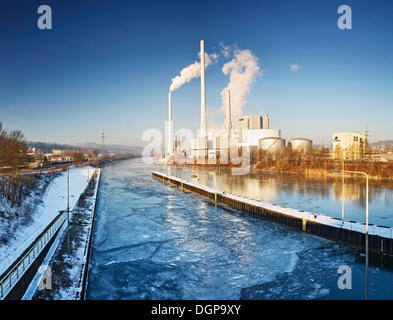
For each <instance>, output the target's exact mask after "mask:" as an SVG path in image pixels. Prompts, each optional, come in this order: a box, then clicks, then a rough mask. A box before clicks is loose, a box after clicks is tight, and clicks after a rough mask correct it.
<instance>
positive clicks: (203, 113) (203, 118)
mask: <svg viewBox="0 0 393 320" xmlns="http://www.w3.org/2000/svg"><path fill="white" fill-rule="evenodd" d="M200 134H201V138H204V137H206V89H205V41H204V40H201V132H200Z"/></svg>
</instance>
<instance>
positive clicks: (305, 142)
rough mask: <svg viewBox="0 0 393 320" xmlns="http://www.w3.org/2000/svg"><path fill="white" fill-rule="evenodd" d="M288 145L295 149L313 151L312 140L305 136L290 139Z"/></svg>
mask: <svg viewBox="0 0 393 320" xmlns="http://www.w3.org/2000/svg"><path fill="white" fill-rule="evenodd" d="M288 146H289V147H290V148H291V149H292V150H293V151H298V152H302V153H306V154H307V153H310V152H311V151H312V141H311V140H309V139H304V138H296V139H291V140H289V141H288Z"/></svg>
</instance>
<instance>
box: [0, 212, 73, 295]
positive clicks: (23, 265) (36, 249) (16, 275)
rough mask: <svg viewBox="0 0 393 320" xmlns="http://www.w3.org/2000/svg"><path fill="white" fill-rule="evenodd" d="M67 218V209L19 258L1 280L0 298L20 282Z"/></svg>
mask: <svg viewBox="0 0 393 320" xmlns="http://www.w3.org/2000/svg"><path fill="white" fill-rule="evenodd" d="M66 220H67V211H64V212H63V213H62V214H61V215H60V216H59V217H58V218H57V219H56V220H55V221H54V222H53V223H52V225H51V226H50V227H49V229H48V230H47V231H46V232H45V233H44V234H43V235H42V236H41V237H40V238H39V239H38V240H37V241H36V242H35V243H34V245H33V246H32V247H31V249H30V250H29V251H28V252H27V253H26V254H25V255H24V256H23V257H22V258H20V259H19V261H18V262H17V263H16V265H15V266H14V267H13V268H12V269H11V271H10V272H8V273H7V275H6V276H5V277H4V278H3V279H1V280H0V300H3V299H4V298H5V297H6V296H7V295H8V294H9V293H10V291H11V290H12V288H13V287H14V286H15V285H16V284H17V283H18V281H19V280H20V279H21V277H22V276H23V275H24V273H25V272H26V270H28V269H29V268H30V266H31V265H32V264H33V263H34V261H35V259H36V258H37V257H38V256H39V254H40V253H41V252H42V250H43V249H44V248H45V246H46V245H47V244H48V242H49V241H50V240H51V239H52V237H53V236H54V235H55V234H56V232H57V230H59V229H60V227H61V226H62V225H63V223H64V221H66Z"/></svg>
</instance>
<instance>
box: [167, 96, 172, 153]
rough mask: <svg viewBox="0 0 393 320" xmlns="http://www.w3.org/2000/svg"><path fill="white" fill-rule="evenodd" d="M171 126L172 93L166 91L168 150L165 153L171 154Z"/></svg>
mask: <svg viewBox="0 0 393 320" xmlns="http://www.w3.org/2000/svg"><path fill="white" fill-rule="evenodd" d="M172 144H173V128H172V95H171V92H170V91H169V93H168V150H167V153H168V154H169V155H172V152H173V147H172Z"/></svg>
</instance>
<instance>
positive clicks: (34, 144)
mask: <svg viewBox="0 0 393 320" xmlns="http://www.w3.org/2000/svg"><path fill="white" fill-rule="evenodd" d="M27 145H28V146H29V147H31V148H36V149H39V150H41V152H43V153H50V152H51V151H52V149H58V150H76V151H87V150H88V148H83V147H78V146H74V145H70V144H59V143H51V142H40V141H29V142H27ZM97 151H98V149H97Z"/></svg>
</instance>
